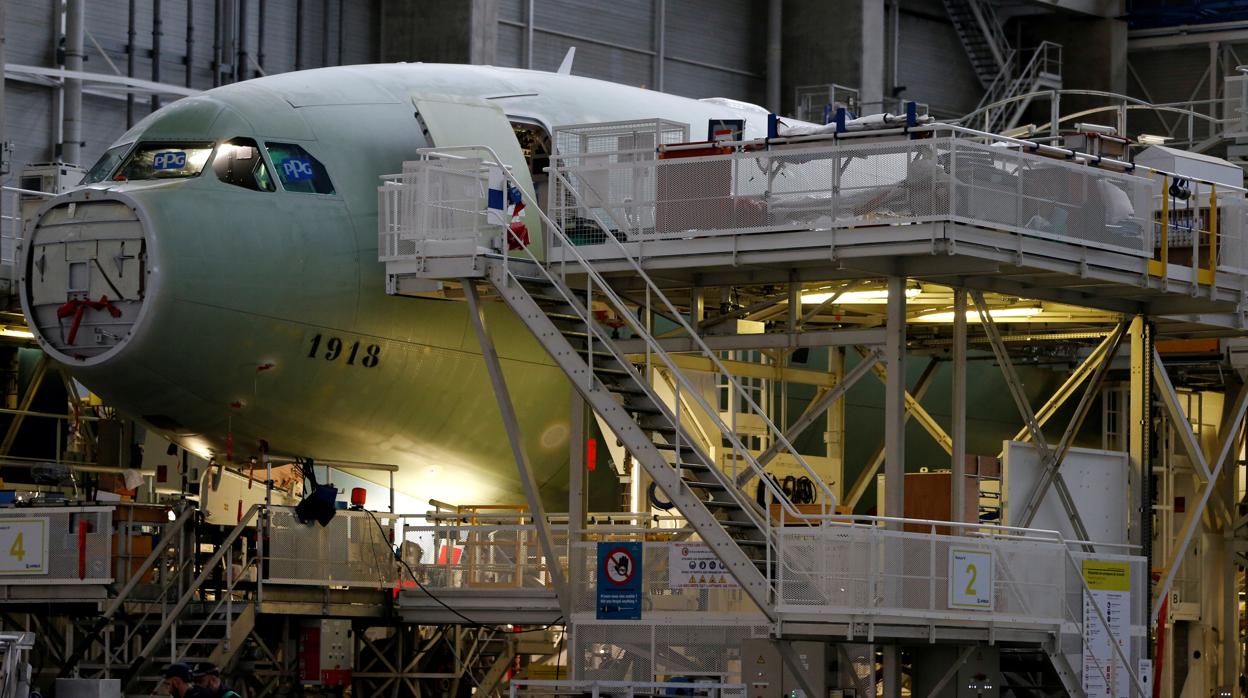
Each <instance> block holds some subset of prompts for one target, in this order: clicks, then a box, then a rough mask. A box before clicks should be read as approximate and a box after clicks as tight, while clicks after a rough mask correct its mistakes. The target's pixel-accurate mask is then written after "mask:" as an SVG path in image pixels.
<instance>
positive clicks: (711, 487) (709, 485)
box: [685, 480, 728, 492]
mask: <svg viewBox="0 0 1248 698" xmlns="http://www.w3.org/2000/svg"><path fill="white" fill-rule="evenodd" d="M685 484H686V485H689V486H690V487H696V488H698V489H700V490H707V491H716V492H724V491H726V490H727V489H728V488H727V487H724V485H723V483H721V482H703V481H702V480H685Z"/></svg>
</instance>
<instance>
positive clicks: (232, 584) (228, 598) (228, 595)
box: [174, 556, 260, 661]
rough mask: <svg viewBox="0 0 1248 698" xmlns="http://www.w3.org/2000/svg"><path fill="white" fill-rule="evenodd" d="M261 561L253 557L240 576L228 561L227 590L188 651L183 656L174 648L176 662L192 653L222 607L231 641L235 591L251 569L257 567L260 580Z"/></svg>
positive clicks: (193, 638) (190, 639)
mask: <svg viewBox="0 0 1248 698" xmlns="http://www.w3.org/2000/svg"><path fill="white" fill-rule="evenodd" d="M259 559H260V558H259V557H258V556H253V557H252V558H251V559H250V560H249V561H248V562H247V564H246V565H244V566H243V567H242V568H241V569H239V574H238V575H234V573H233V571H232V570H233V566H232V565H233V563H232V562H229V561H228V559H227V562H226V565H225V569H226V570H227V575H228V576H229V581H228V582H227V584H226V587H225V589H222V590H221V591H220V592H218V593H219V594H220V597H219V598H218V599H217V602H216V604H214V605H213V607H212V608H211V609H210V610H209V611H208V613H207V614H206V615H205V616H204V618H203V621H202V622H201V623H200V625H199V629H197V630H196V631H195V634H194V635H192V636H191V637H190V638H189V639H188V640H187V645H186V647H187V649H186V650H185V651H183V652H182V653H181V654H178V653H177V652H176V649H177V648H174V649H175V652H174V656H175V657H176V660H177V661H182V660H184V659H186V652H189V651H190V647H191V645H192V644H194V642H195V641H196V640H198V639H199V636H200V635H202V634H203V632H204V629H206V628H207V627H208V623H209V622H210V621H212V619H214V618H216V617H217V614H218V613H220V611H221V608H222V606H224V607H226V614H225V615H226V619H225V621H226V624H227V625H226V636H225V639H226V640H227V641H228V640H229V639H230V627H231V624H233V622H234V618H233V609H232V608H231V606H232V605H233V598H234V589H235V588H236V587H237V586H238V582H239V581H240V580H241V579H242V576H243V575H242V573H243V572H246V571H247V570H249V569H251V568H252V567H255V568H256V575H257V579H259V574H260V566H259V565H258V564H257V563H258V561H259Z"/></svg>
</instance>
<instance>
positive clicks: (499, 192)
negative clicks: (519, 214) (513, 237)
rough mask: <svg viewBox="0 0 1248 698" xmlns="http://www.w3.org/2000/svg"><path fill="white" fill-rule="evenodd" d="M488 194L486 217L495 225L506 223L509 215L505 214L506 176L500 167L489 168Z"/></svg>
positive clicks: (509, 219) (508, 220)
mask: <svg viewBox="0 0 1248 698" xmlns="http://www.w3.org/2000/svg"><path fill="white" fill-rule="evenodd" d="M488 183H489V196H488V197H487V199H486V219H487V220H489V222H490V223H493V224H495V225H507V223H509V222H510V221H511V216H509V215H508V214H507V203H508V202H507V199H508V197H507V190H508V189H510V188H511V187H509V186H508V184H507V178H506V177H505V176H503V170H502V168H500V167H491V168H490V177H489V182H488Z"/></svg>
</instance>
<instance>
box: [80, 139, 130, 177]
mask: <svg viewBox="0 0 1248 698" xmlns="http://www.w3.org/2000/svg"><path fill="white" fill-rule="evenodd" d="M132 145H134V143H126V144H125V145H118V146H113V147H112V148H109V149H108V150H106V151H104V154H103V155H101V156H100V159H99V160H96V161H95V164H94V165H92V166H91V169H90V170H87V176H85V177H83V178H82V183H83V184H95V183H96V182H103V181H104V179H105V178H107V177H108V176H109V175H110V174H112V172H113V168H115V167H117V163H119V162H121V159H122V158H123V157H125V156H126V151H127V150H130V146H132Z"/></svg>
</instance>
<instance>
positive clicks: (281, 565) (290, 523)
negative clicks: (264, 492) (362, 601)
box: [265, 507, 399, 588]
mask: <svg viewBox="0 0 1248 698" xmlns="http://www.w3.org/2000/svg"><path fill="white" fill-rule="evenodd" d="M376 516H377V520H378V521H380V522H381V527H380V528H378V526H377V522H375V521H374V520H373V517H372V516H371V515H369V513H368V512H360V511H339V512H338V513H337V515H336V516H334V518H333V519H331V520H330V522H329V524H328V525H326V526H320V525H318V524H316V523H311V524H303V523H300V522H299V520H298V518H296V516H295V512H294V509H293V508H289V507H273V510H272V512H271V514H270V523H269V543H268V545H267V546H266V547H265V555H266V558H267V561H268V570H267V573H266V575H265V581H266V582H276V583H281V584H307V585H312V586H363V587H374V588H383V587H390V586H393V585H394V584H395V583H396V582H398V580H399V576H398V570H397V568H396V563H395V560H394V555H393V553H392V552H391V548H390V540H391V537H392V535H393V527H394V520H393V517H392V515H390V514H377V515H376Z"/></svg>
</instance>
